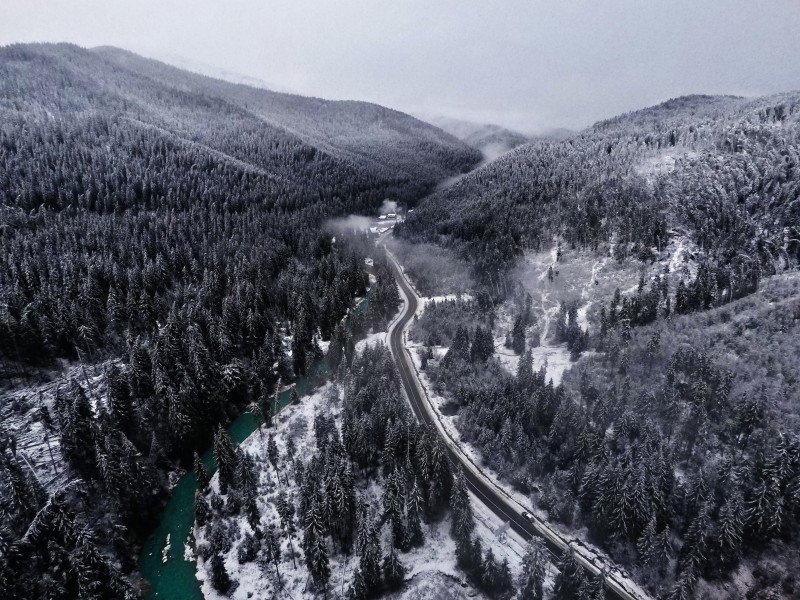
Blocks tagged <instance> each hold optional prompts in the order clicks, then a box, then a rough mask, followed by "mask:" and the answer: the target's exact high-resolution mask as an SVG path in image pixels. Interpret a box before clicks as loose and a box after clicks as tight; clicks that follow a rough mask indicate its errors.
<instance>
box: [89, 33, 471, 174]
mask: <svg viewBox="0 0 800 600" xmlns="http://www.w3.org/2000/svg"><path fill="white" fill-rule="evenodd" d="M92 53H94V54H96V55H97V56H100V57H102V58H103V59H105V60H108V61H109V62H111V63H113V64H114V65H118V66H120V67H122V68H124V69H126V70H128V71H130V72H132V73H135V74H137V75H141V76H143V77H147V78H149V79H152V80H154V81H157V82H160V83H163V84H165V85H169V86H175V87H177V88H178V89H180V90H181V91H182V92H187V93H194V94H202V95H207V96H212V97H218V98H221V99H223V100H225V101H226V102H229V103H231V104H233V105H236V106H238V107H240V108H243V109H244V110H246V111H247V112H249V113H250V114H252V115H253V116H255V117H257V118H258V119H260V120H263V121H264V122H266V123H269V124H271V125H274V126H276V127H279V128H281V129H283V130H285V131H287V132H289V133H292V134H294V135H296V136H298V137H299V138H300V139H302V140H303V141H304V142H306V143H308V144H310V145H312V146H316V147H318V148H319V149H321V150H323V151H325V152H328V153H330V154H332V155H333V156H336V157H339V158H349V159H352V160H354V161H357V162H359V163H362V164H368V165H370V167H371V168H373V169H379V168H380V171H384V170H385V172H386V174H391V175H392V176H393V177H403V176H405V177H409V176H411V177H409V179H408V180H407V181H405V183H406V184H407V185H411V184H415V185H419V184H423V185H430V184H431V183H432V182H436V181H439V180H441V179H443V178H445V177H447V176H449V175H451V174H453V173H458V172H462V171H466V170H467V169H468V168H469V167H471V166H472V165H473V164H474V163H475V162H476V160H477V158H479V156H478V155H477V154H476V153H475V152H473V151H470V150H469V149H468V148H466V147H465V146H464V144H462V143H459V141H458V140H457V139H455V138H454V137H452V136H451V135H448V134H446V133H444V132H443V131H442V130H441V129H437V128H436V127H431V126H430V125H428V124H427V123H424V122H422V121H419V120H417V119H415V118H413V117H411V116H409V115H407V114H404V113H401V112H398V111H395V110H391V109H388V108H384V107H383V106H378V105H376V104H370V103H368V102H356V101H333V100H324V99H321V98H307V97H303V96H296V95H293V94H284V93H278V92H271V91H267V90H263V89H259V88H255V87H250V86H246V85H234V84H231V83H227V82H224V81H221V80H218V79H211V78H208V77H203V76H200V75H196V74H194V73H189V72H187V71H181V70H180V69H176V68H174V67H171V66H168V65H165V64H163V63H159V62H157V61H153V60H148V59H145V58H142V57H140V56H137V55H136V54H132V53H130V52H127V51H125V50H120V49H118V48H112V47H101V48H95V49H93V50H92ZM380 171H379V172H380Z"/></svg>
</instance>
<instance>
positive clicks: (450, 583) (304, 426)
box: [188, 332, 524, 600]
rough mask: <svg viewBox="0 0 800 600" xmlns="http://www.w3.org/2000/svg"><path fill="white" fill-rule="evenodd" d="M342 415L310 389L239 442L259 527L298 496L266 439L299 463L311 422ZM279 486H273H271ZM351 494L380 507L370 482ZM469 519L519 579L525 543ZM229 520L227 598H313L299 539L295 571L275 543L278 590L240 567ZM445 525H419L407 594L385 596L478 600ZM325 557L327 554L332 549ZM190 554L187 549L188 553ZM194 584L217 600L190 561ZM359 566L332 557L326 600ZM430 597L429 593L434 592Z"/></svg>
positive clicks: (334, 394) (261, 574) (329, 397)
mask: <svg viewBox="0 0 800 600" xmlns="http://www.w3.org/2000/svg"><path fill="white" fill-rule="evenodd" d="M385 336H386V333H385V332H380V333H375V334H371V335H370V336H368V337H367V339H365V340H362V341H360V342H359V343H358V344H359V347H360V348H363V347H364V346H365V345H366V344H374V343H383V341H384V339H385ZM341 410H342V401H341V392H339V390H338V388H336V387H334V385H333V384H326V385H325V386H323V387H321V388H320V389H318V390H316V391H315V392H314V393H313V394H312V395H311V396H308V397H304V398H303V399H302V400H301V402H300V403H299V404H296V405H290V406H289V407H287V408H286V409H285V410H284V411H283V412H282V413H281V414H280V415H279V416H278V417H277V418H276V420H275V423H276V425H275V427H274V428H272V429H264V428H262V430H261V431H256V432H254V433H253V434H252V435H251V436H250V437H249V438H248V439H247V440H245V442H243V443H242V446H241V447H242V449H243V450H244V451H245V452H248V453H249V454H250V455H251V456H252V457H253V458H254V459H255V462H256V465H257V467H258V470H259V473H260V480H259V488H258V492H259V494H258V496H259V508H260V509H261V514H262V517H261V522H262V524H264V525H268V524H275V525H276V526H277V524H278V523H279V517H278V513H277V509H276V508H275V501H276V499H277V495H278V492H279V491H280V490H281V489H284V490H287V492H288V494H289V495H290V497H292V498H294V499H295V502H296V501H297V499H298V498H299V490H298V489H297V486H296V485H295V483H294V481H293V479H292V478H291V477H290V478H289V482H290V484H289V486H288V487H287V486H286V483H285V482H286V476H285V474H284V472H283V471H281V473H278V472H276V470H275V469H274V468H273V466H272V465H271V464H270V463H269V461H268V458H267V448H266V440H267V436H268V435H270V434H272V435H274V437H275V441H276V443H277V445H278V448H279V450H280V453H281V455H282V456H285V454H286V447H287V442H288V440H289V439H290V438H291V439H292V440H293V441H294V444H295V446H296V456H298V457H302V460H303V462H305V461H306V459H308V458H309V457H310V456H311V455H312V454H313V452H314V451H315V439H314V428H313V423H314V417H315V415H317V414H319V413H322V412H325V413H328V414H329V415H330V416H332V417H333V418H334V420H335V421H336V423H337V425H339V426H340V425H341V421H340V414H341ZM278 480H280V482H281V483H280V485H278V483H277V482H278ZM212 488H213V489H215V490H218V476H217V475H215V476H214V477H213V479H212ZM357 494H359V495H360V496H361V498H362V499H363V500H364V501H365V502H366V503H367V504H369V505H376V504H379V503H380V494H381V489H380V487H379V486H377V485H375V484H374V483H373V484H371V485H368V486H367V485H365V484H364V482H363V481H362V482H360V484H359V485H358V487H357ZM472 504H473V510H474V513H475V525H476V533H477V534H478V535H479V536H480V538H481V541H482V543H483V545H484V547H485V548H488V547H491V548H492V549H493V550H494V552H495V555H496V556H497V559H498V561H500V560H502V559H503V558H507V559H508V561H509V565H510V566H511V569H512V572H513V573H514V574H515V575H516V574H517V573H518V572H519V568H520V562H521V559H522V555H523V554H524V541H523V540H522V539H521V538H519V537H518V536H517V535H516V534H514V533H512V532H509V531H507V528H506V526H505V524H504V523H502V522H501V521H500V520H499V519H498V518H497V517H496V516H494V514H493V513H491V512H490V511H488V510H487V509H485V508H484V507H483V506H482V505H481V504H480V503H479V502H478V501H477V499H475V498H472ZM226 520H228V521H232V527H233V528H234V530H235V531H237V532H238V534H237V535H236V537H237V540H236V541H235V542H234V544H233V546H232V548H231V550H230V551H229V552H228V553H227V554H226V555H225V567H226V569H227V570H228V573H229V574H230V576H231V579H233V580H234V581H238V582H239V584H240V585H239V587H238V588H237V589H236V590H235V591H234V592H233V593H232V594H231V595H230V598H234V599H242V600H244V599H247V598H273V597H276V598H283V597H286V598H295V599H299V598H317V597H319V594H318V593H316V592H314V591H313V590H312V589H310V587H311V586H310V581H309V578H308V573H307V571H306V567H305V562H304V560H303V558H302V551H301V550H300V541H301V534H300V533H299V532H298V533H296V534H295V535H294V536H293V539H292V545H293V547H294V550H295V552H296V553H297V555H298V556H297V562H296V567H295V564H293V561H292V559H291V556H290V550H289V540H288V539H286V538H284V539H282V558H281V563H280V573H281V579H282V582H283V586H284V589H283V590H281V589H278V587H277V585H276V583H277V582H276V580H275V572H274V567H273V566H272V565H268V568H267V569H266V571H265V570H262V568H261V567H260V566H259V565H258V564H257V563H255V562H251V563H245V564H239V562H238V559H237V554H238V548H239V545H240V543H241V541H242V537H243V536H244V534H245V533H247V532H252V530H251V529H250V525H249V524H248V523H247V521H246V519H245V518H244V516H242V517H237V518H236V519H233V520H232V519H230V518H228V519H226ZM207 529H208V528H207V527H205V528H198V527H195V532H194V535H195V538H196V541H197V544H202V543H204V542H205V541H206V540H205V535H206V530H207ZM449 531H450V521H449V519H444V520H443V521H441V522H440V523H436V524H433V525H428V526H426V529H425V534H426V540H425V544H424V546H423V547H421V548H418V549H414V550H412V551H410V552H407V553H402V554H401V555H400V558H401V560H402V561H403V563H404V564H405V567H406V570H407V572H406V581H407V582H408V583H407V589H405V588H404V590H403V591H401V592H398V593H396V594H393V595H390V596H389V597H391V598H396V599H398V600H399V599H401V598H402V599H406V598H407V599H409V600H411V599H414V598H433V597H436V598H439V597H442V598H466V597H476V596H477V597H482V596H481V594H480V593H479V592H478V591H477V590H475V589H474V588H472V587H471V586H469V585H467V584H466V583H465V582H464V581H463V573H462V572H461V571H460V570H459V569H458V568H457V567H456V562H455V545H454V542H453V540H452V539H451V538H450V533H449ZM382 533H383V539H382V544H383V548H384V550H386V549H387V548H388V547H389V544H390V532H389V527H384V531H383V532H382ZM331 550H332V549H331ZM188 551H189V552H191V549H188ZM197 565H198V568H197V578H198V579H199V580H200V581H201V584H202V590H203V594H204V596H205V597H206V598H210V599H220V600H221V599H222V598H223V596H221V595H220V594H218V593H217V592H216V591H215V590H214V589H213V588H212V586H211V583H210V580H209V569H210V564H209V563H208V562H205V561H203V559H202V558H200V557H199V556H198V557H197ZM357 566H358V557H357V556H355V555H351V556H349V557H345V556H343V555H341V554H336V553H334V552H331V556H330V568H331V580H330V589H329V595H328V597H329V598H342V597H343V594H346V592H347V589H348V588H349V584H350V580H351V578H352V575H353V571H354V569H355V568H356V567H357ZM434 591H435V595H433V596H431V595H429V594H431V593H434Z"/></svg>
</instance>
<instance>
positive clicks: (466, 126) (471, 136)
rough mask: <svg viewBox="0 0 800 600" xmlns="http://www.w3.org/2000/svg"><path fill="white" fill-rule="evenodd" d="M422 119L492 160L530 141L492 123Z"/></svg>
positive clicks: (432, 117) (434, 118) (434, 117)
mask: <svg viewBox="0 0 800 600" xmlns="http://www.w3.org/2000/svg"><path fill="white" fill-rule="evenodd" d="M421 118H422V119H423V120H425V121H427V122H428V123H431V124H432V125H435V126H436V127H439V128H440V129H442V130H444V131H446V132H448V133H450V134H451V135H453V136H454V137H456V138H458V139H459V140H461V141H462V142H464V143H466V144H468V145H469V146H472V147H473V148H475V149H477V150H480V151H481V152H483V154H484V156H485V157H486V158H488V159H490V160H491V159H494V158H497V157H498V156H500V155H501V154H503V153H505V152H508V151H509V150H512V149H513V148H516V147H517V146H521V145H522V144H526V143H527V142H529V141H530V140H529V139H528V137H527V136H525V135H523V134H521V133H519V132H517V131H512V130H510V129H506V128H505V127H501V126H500V125H493V124H491V123H474V122H472V121H464V120H461V119H452V118H449V117H440V116H433V115H431V116H425V117H421Z"/></svg>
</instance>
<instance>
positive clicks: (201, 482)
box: [194, 452, 210, 492]
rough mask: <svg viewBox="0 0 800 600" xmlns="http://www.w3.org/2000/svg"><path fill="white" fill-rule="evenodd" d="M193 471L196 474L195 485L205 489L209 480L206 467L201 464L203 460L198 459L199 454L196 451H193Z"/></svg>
mask: <svg viewBox="0 0 800 600" xmlns="http://www.w3.org/2000/svg"><path fill="white" fill-rule="evenodd" d="M194 472H195V475H197V487H198V488H199V489H200V490H202V491H204V492H205V491H207V490H208V484H209V481H210V479H209V477H208V471H206V468H205V467H204V466H203V461H202V460H200V456H199V455H198V454H197V452H195V453H194Z"/></svg>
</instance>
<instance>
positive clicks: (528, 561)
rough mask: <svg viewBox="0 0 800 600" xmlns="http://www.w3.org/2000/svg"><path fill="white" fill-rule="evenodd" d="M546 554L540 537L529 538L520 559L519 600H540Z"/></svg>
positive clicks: (542, 594)
mask: <svg viewBox="0 0 800 600" xmlns="http://www.w3.org/2000/svg"><path fill="white" fill-rule="evenodd" d="M547 555H548V553H547V549H546V548H545V546H544V542H543V541H542V540H541V539H540V538H533V539H531V541H530V542H529V543H528V547H527V549H526V551H525V557H524V558H523V559H522V572H521V573H520V577H519V595H520V600H542V598H543V597H544V588H543V586H544V578H545V573H546V570H547Z"/></svg>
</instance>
